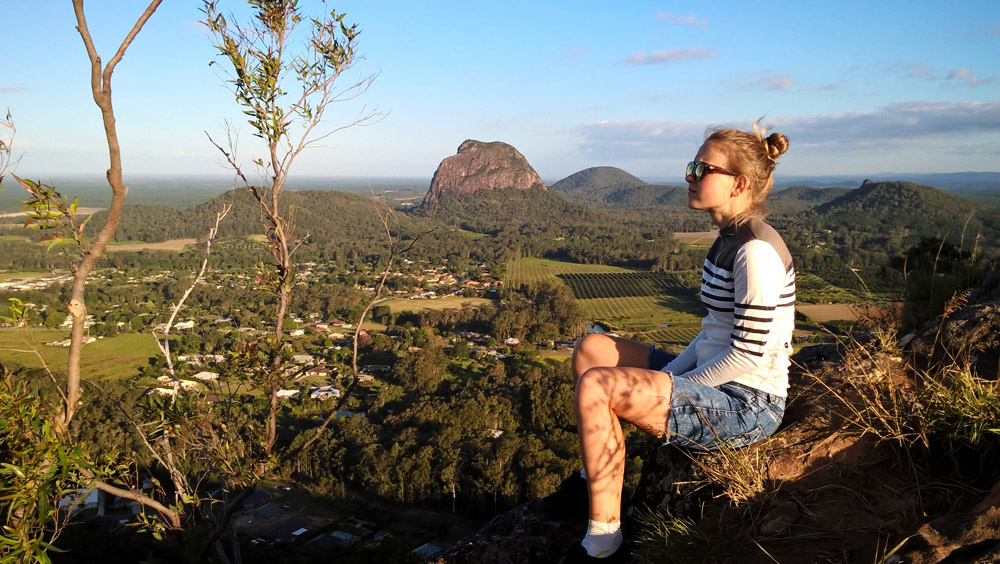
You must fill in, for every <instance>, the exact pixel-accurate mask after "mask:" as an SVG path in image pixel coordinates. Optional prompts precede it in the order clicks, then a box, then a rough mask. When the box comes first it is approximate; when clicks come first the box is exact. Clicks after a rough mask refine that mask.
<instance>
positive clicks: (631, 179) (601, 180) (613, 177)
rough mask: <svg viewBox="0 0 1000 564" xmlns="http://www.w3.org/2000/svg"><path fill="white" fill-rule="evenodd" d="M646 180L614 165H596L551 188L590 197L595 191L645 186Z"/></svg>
mask: <svg viewBox="0 0 1000 564" xmlns="http://www.w3.org/2000/svg"><path fill="white" fill-rule="evenodd" d="M645 184H646V182H644V181H643V180H641V179H639V178H637V177H635V176H632V175H631V174H629V173H627V172H625V171H624V170H622V169H620V168H615V167H613V166H595V167H592V168H588V169H585V170H581V171H580V172H577V173H575V174H572V175H570V176H567V177H566V178H563V179H562V180H560V181H559V182H556V183H555V184H553V185H552V186H550V187H549V189H551V190H553V191H555V192H559V193H561V194H566V195H568V196H573V197H576V196H583V197H586V198H588V199H590V198H591V197H592V196H593V195H594V193H595V192H596V193H599V192H602V191H603V192H604V193H605V194H607V193H610V192H613V191H615V190H620V189H622V188H633V187H635V186H644V185H645Z"/></svg>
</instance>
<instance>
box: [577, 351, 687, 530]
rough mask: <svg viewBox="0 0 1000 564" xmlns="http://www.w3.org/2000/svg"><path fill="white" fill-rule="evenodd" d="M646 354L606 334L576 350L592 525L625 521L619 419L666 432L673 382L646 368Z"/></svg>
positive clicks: (579, 419)
mask: <svg viewBox="0 0 1000 564" xmlns="http://www.w3.org/2000/svg"><path fill="white" fill-rule="evenodd" d="M648 355H649V347H648V346H646V345H643V344H642V343H636V342H633V341H627V340H625V339H618V338H614V337H608V336H604V335H588V336H587V337H585V338H584V339H582V340H581V341H580V342H579V343H578V344H577V347H576V350H575V351H574V355H573V368H574V371H576V372H577V375H578V379H577V388H576V408H577V412H576V413H577V423H578V425H579V432H580V445H581V449H582V451H583V466H584V468H585V469H586V472H587V487H588V489H589V493H590V519H591V520H593V521H600V522H605V523H610V522H614V521H619V520H620V519H621V495H622V485H623V480H624V474H625V440H624V436H623V434H622V427H621V423H620V422H619V421H618V418H619V417H621V418H623V419H626V420H628V421H631V422H632V423H634V424H636V425H638V426H639V427H640V428H642V429H643V430H645V431H647V432H649V433H651V434H653V435H656V436H662V435H663V434H664V433H665V432H666V428H667V416H668V415H669V412H670V391H671V388H672V385H673V381H672V380H671V377H670V376H669V375H668V374H665V373H663V372H659V371H656V370H649V369H647V368H646V366H647V362H648V360H647V359H648ZM640 359H641V360H640ZM605 363H606V364H605Z"/></svg>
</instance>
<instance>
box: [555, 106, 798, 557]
mask: <svg viewBox="0 0 1000 564" xmlns="http://www.w3.org/2000/svg"><path fill="white" fill-rule="evenodd" d="M765 135H766V136H765ZM787 149H788V139H787V138H786V137H785V136H784V135H781V134H780V133H772V134H771V135H767V130H766V129H762V128H761V127H760V123H759V122H758V123H757V124H756V125H755V126H754V129H753V132H747V131H739V130H734V129H717V130H714V131H711V132H710V134H709V135H708V137H707V138H706V140H705V143H704V144H703V145H702V146H701V148H700V149H699V150H698V154H697V155H696V156H695V160H694V161H692V162H690V163H688V165H687V170H686V174H685V180H686V181H687V183H688V206H690V207H691V208H693V209H698V210H705V211H707V212H708V214H709V215H710V216H711V217H712V222H713V223H714V224H715V225H717V226H718V227H719V236H718V238H717V239H716V240H715V243H714V244H713V245H712V248H711V249H710V250H709V251H708V256H707V257H706V258H705V265H704V269H703V270H702V281H701V300H702V302H703V303H704V304H705V307H706V308H707V309H708V315H706V316H705V319H704V320H703V321H702V324H701V332H700V333H699V334H698V336H697V337H695V339H694V340H693V341H692V342H691V344H690V345H688V346H687V348H685V349H684V351H683V352H682V353H681V354H680V355H679V356H674V355H671V354H669V353H666V352H664V351H660V350H657V349H655V348H653V347H651V346H649V345H646V344H642V343H637V342H634V341H629V340H626V339H622V338H618V337H613V336H609V335H603V334H591V335H587V336H586V337H584V338H582V339H580V340H579V341H578V342H577V344H576V348H575V350H574V352H573V371H574V373H575V375H576V377H577V383H576V408H577V423H578V425H579V431H580V442H581V445H582V450H583V466H584V473H583V474H584V476H582V477H584V478H586V489H587V493H588V496H589V501H590V524H589V528H588V532H587V535H586V537H584V539H583V542H582V543H581V547H577V548H575V549H574V551H578V552H579V553H578V554H577V557H579V558H580V559H582V560H588V559H591V558H598V559H600V558H608V557H612V556H615V557H617V558H614V560H619V559H620V558H621V557H622V556H624V554H623V553H624V552H625V551H619V550H618V548H619V547H620V546H621V544H622V534H621V530H620V527H621V496H622V480H623V477H624V472H625V441H624V437H623V435H622V427H621V424H620V422H619V421H618V418H619V417H620V418H622V419H625V420H627V421H631V422H632V423H634V424H635V425H637V426H638V427H640V428H642V429H644V430H645V431H647V432H649V433H651V434H653V435H655V436H657V437H662V438H663V439H664V440H665V441H666V442H669V443H674V444H677V445H681V446H686V447H692V448H699V449H709V450H711V449H716V448H720V447H723V446H728V447H741V446H746V445H748V444H751V443H753V442H755V441H760V440H762V439H764V438H766V437H767V436H769V435H770V434H772V433H773V432H774V431H775V430H776V429H777V428H778V425H779V423H780V422H781V417H782V413H783V411H784V406H785V398H786V396H787V391H788V365H789V360H788V356H789V354H790V353H791V350H792V345H791V341H792V330H793V328H794V315H795V270H794V269H793V267H792V259H791V257H790V256H789V254H788V249H786V248H785V244H784V242H783V241H782V239H781V236H780V235H778V233H777V232H776V231H775V230H774V229H773V228H772V227H771V226H769V225H768V224H766V223H764V222H763V221H762V219H761V218H762V217H763V216H764V215H765V214H764V210H763V205H762V204H763V202H764V198H765V197H766V196H767V193H768V191H769V190H770V189H771V186H772V185H773V184H774V179H773V177H772V172H773V171H774V166H775V160H776V159H777V158H778V157H779V156H780V155H781V154H782V153H784V152H785V150H787ZM572 481H576V482H577V484H576V488H579V489H580V490H582V489H583V480H582V479H580V478H575V477H574V478H571V479H570V480H567V482H572ZM563 488H573V484H564V485H563ZM561 489H562V488H561ZM574 489H575V488H574ZM584 551H585V552H586V556H584V555H583V554H582V553H583V552H584ZM604 561H605V562H607V560H604Z"/></svg>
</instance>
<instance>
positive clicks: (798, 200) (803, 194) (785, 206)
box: [767, 186, 854, 215]
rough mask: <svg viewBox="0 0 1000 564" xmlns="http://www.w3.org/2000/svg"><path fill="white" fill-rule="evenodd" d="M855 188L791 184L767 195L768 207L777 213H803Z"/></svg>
mask: <svg viewBox="0 0 1000 564" xmlns="http://www.w3.org/2000/svg"><path fill="white" fill-rule="evenodd" d="M853 190H854V189H853V188H813V187H811V186H791V187H789V188H786V189H784V190H781V191H779V192H775V191H772V192H771V193H770V194H768V196H767V208H768V209H769V210H770V211H771V213H773V214H775V215H781V214H792V213H801V212H804V211H806V210H809V209H812V208H815V207H817V206H820V205H822V204H825V203H827V202H829V201H831V200H835V199H837V198H839V197H841V196H844V195H846V194H849V193H850V192H852V191H853Z"/></svg>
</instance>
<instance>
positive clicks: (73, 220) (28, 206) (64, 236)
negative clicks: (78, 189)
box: [14, 175, 91, 252]
mask: <svg viewBox="0 0 1000 564" xmlns="http://www.w3.org/2000/svg"><path fill="white" fill-rule="evenodd" d="M14 179H15V180H17V182H18V184H20V185H21V187H22V188H24V190H25V191H26V192H28V194H30V195H31V197H30V198H29V199H27V200H25V201H24V202H23V203H24V214H25V215H27V216H28V219H27V220H26V221H25V222H24V226H23V227H24V228H25V229H34V230H39V231H46V232H50V233H51V234H49V235H45V236H43V237H41V238H39V239H37V241H36V242H39V243H42V242H44V243H46V245H47V248H48V249H52V247H55V246H57V245H72V246H75V247H76V248H78V249H80V252H84V251H86V249H87V247H88V241H87V239H86V238H85V237H84V228H85V227H86V225H87V222H88V221H90V218H91V216H87V217H86V218H85V219H83V220H82V221H81V219H80V218H79V217H77V214H76V211H77V206H78V205H79V203H80V201H79V199H77V198H73V201H72V202H68V201H67V199H66V196H64V195H62V194H61V193H59V192H58V191H57V190H56V189H55V188H53V187H52V186H49V185H47V184H43V183H41V182H33V181H31V180H24V179H22V178H18V177H17V175H14Z"/></svg>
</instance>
